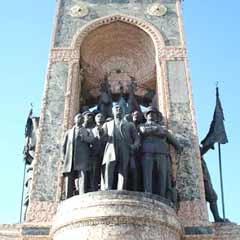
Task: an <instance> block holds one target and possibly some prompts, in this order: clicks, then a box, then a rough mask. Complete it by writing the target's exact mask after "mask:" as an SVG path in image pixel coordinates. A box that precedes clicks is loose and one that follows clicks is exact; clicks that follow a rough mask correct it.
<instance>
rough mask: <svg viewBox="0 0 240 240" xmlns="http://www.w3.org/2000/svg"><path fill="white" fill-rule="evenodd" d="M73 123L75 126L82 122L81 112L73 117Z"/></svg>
mask: <svg viewBox="0 0 240 240" xmlns="http://www.w3.org/2000/svg"><path fill="white" fill-rule="evenodd" d="M74 123H75V125H77V126H81V125H82V123H83V116H82V114H81V113H78V114H77V115H76V116H75V117H74Z"/></svg>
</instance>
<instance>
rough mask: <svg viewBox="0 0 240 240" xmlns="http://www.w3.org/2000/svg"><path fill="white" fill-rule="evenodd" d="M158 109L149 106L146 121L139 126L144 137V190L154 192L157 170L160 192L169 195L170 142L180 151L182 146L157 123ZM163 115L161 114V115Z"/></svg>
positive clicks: (142, 161) (161, 194)
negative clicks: (154, 176) (154, 175)
mask: <svg viewBox="0 0 240 240" xmlns="http://www.w3.org/2000/svg"><path fill="white" fill-rule="evenodd" d="M158 114H160V113H159V112H158V111H157V109H155V108H153V107H149V108H148V109H147V111H146V112H145V118H146V123H144V124H141V125H140V127H139V130H140V134H141V137H142V160H141V164H142V170H143V187H144V192H149V193H153V173H154V169H155V170H156V176H157V180H158V182H157V186H158V194H159V195H160V196H162V197H164V198H167V197H168V191H169V188H171V182H170V172H171V164H170V155H169V144H171V145H173V147H174V148H175V149H177V150H178V151H180V150H181V146H180V144H179V143H178V141H177V140H176V139H175V138H174V137H173V135H172V134H171V133H170V132H169V131H168V130H167V129H166V128H165V127H163V126H161V125H160V124H158V123H157V121H158ZM160 116H161V115H160Z"/></svg>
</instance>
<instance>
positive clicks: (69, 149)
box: [63, 113, 94, 198]
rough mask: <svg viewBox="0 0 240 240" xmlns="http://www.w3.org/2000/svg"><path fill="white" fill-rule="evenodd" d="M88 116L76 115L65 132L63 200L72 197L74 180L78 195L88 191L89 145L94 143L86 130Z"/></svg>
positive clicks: (90, 134)
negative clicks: (70, 126)
mask: <svg viewBox="0 0 240 240" xmlns="http://www.w3.org/2000/svg"><path fill="white" fill-rule="evenodd" d="M87 118H88V114H86V113H84V118H83V116H82V115H81V114H77V115H76V116H75V118H74V122H75V125H74V126H73V127H72V128H71V129H70V130H68V131H67V133H66V135H65V138H64V143H63V156H64V162H63V176H64V178H65V198H69V197H72V196H73V195H74V191H75V188H74V182H75V178H76V183H77V186H76V188H77V190H78V192H79V194H83V193H86V192H87V191H88V189H89V185H90V184H89V183H88V181H87V179H88V177H89V175H90V174H89V173H90V171H91V164H90V144H91V143H92V142H93V141H94V136H93V134H92V132H91V131H90V130H89V129H88V128H86V125H87Z"/></svg>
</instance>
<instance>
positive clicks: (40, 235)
mask: <svg viewBox="0 0 240 240" xmlns="http://www.w3.org/2000/svg"><path fill="white" fill-rule="evenodd" d="M49 229H50V226H49V225H48V226H47V225H46V224H38V225H29V224H5V225H0V239H1V240H50V237H49Z"/></svg>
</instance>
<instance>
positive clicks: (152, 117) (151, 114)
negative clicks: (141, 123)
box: [144, 106, 158, 122]
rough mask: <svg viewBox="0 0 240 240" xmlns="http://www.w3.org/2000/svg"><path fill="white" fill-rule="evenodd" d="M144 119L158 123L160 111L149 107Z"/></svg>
mask: <svg viewBox="0 0 240 240" xmlns="http://www.w3.org/2000/svg"><path fill="white" fill-rule="evenodd" d="M144 117H145V118H146V120H147V122H157V120H158V110H157V109H156V108H154V107H152V106H150V107H148V108H147V110H146V111H145V112H144Z"/></svg>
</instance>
